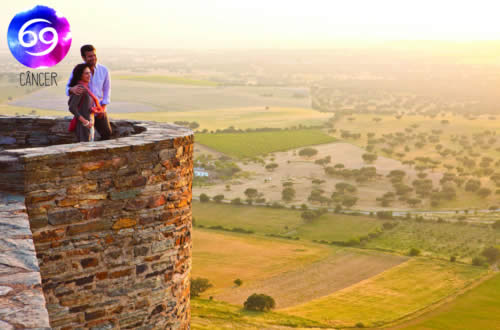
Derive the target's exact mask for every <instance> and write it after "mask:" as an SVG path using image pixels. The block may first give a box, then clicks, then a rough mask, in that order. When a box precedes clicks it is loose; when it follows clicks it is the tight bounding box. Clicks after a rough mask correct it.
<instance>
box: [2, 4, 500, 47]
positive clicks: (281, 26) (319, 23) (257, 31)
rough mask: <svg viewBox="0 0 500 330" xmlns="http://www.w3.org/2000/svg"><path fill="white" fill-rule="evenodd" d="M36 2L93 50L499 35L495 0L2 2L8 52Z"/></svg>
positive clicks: (499, 12) (491, 37) (324, 44)
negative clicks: (18, 18)
mask: <svg viewBox="0 0 500 330" xmlns="http://www.w3.org/2000/svg"><path fill="white" fill-rule="evenodd" d="M7 2H9V4H7ZM37 4H43V5H48V6H50V7H53V8H55V9H56V10H58V11H59V12H61V13H62V14H63V15H64V16H66V18H67V19H68V20H69V23H70V25H71V31H72V34H73V43H74V44H75V45H81V44H83V43H88V42H91V43H93V44H95V45H96V46H97V47H98V48H99V47H101V48H102V47H131V48H136V47H141V48H142V47H147V48H323V47H325V48H330V47H335V46H336V45H338V44H339V43H340V42H345V41H347V40H357V41H361V40H363V41H380V40H459V41H463V40H500V19H499V17H500V1H477V0H476V1H459V0H458V1H457V0H442V1H440V0H433V1H427V0H420V1H415V0H366V1H356V0H348V1H346V0H342V1H337V0H316V1H314V0H309V1H306V0H301V1H294V0H212V1H211V0H176V1H170V0H152V1H151V0H133V1H129V0H100V1H94V0H80V1H74V0H57V1H51V0H44V1H25V0H16V1H9V0H2V3H1V4H0V22H1V27H0V29H1V31H0V50H7V42H6V34H7V28H8V25H9V22H10V20H11V19H12V17H13V16H14V15H15V14H16V13H17V12H19V11H21V10H24V9H28V8H31V7H33V6H34V5H37ZM72 48H73V47H72ZM75 49H76V47H75Z"/></svg>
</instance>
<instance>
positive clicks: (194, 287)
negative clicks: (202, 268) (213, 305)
mask: <svg viewBox="0 0 500 330" xmlns="http://www.w3.org/2000/svg"><path fill="white" fill-rule="evenodd" d="M212 286H213V285H212V284H211V283H210V282H209V281H208V279H206V278H201V277H198V278H194V279H192V280H191V291H190V295H191V298H194V297H198V296H199V295H200V294H201V293H202V292H205V291H207V290H208V289H210V288H211V287H212Z"/></svg>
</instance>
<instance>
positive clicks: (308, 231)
mask: <svg viewBox="0 0 500 330" xmlns="http://www.w3.org/2000/svg"><path fill="white" fill-rule="evenodd" d="M300 214H301V211H299V210H290V209H273V208H269V207H257V206H246V205H241V206H234V205H228V204H217V203H200V202H196V201H194V202H193V216H194V218H195V219H196V225H203V226H205V227H210V226H222V227H224V228H227V229H233V228H238V227H239V228H243V229H245V230H252V231H254V232H255V233H257V234H280V235H286V236H292V237H300V238H301V239H306V240H327V241H348V240H349V239H351V238H355V237H359V236H363V235H367V234H368V233H370V232H372V231H374V230H376V229H378V228H380V227H381V225H382V223H383V222H382V221H379V220H376V219H374V218H370V217H367V216H349V215H344V214H332V213H327V214H324V215H322V216H321V217H320V218H318V219H317V220H315V221H314V222H312V223H305V222H304V220H303V219H302V218H301V217H300Z"/></svg>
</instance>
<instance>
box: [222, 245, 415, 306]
mask: <svg viewBox="0 0 500 330" xmlns="http://www.w3.org/2000/svg"><path fill="white" fill-rule="evenodd" d="M405 260H407V258H405V257H401V256H396V255H388V254H379V253H363V254H360V253H355V252H352V251H346V250H341V251H338V252H337V253H336V254H335V255H333V256H331V257H328V258H326V259H323V260H321V261H319V262H315V263H313V264H310V265H307V266H304V267H301V268H298V269H295V270H292V271H289V272H286V273H282V274H279V275H277V276H274V277H271V278H268V279H265V280H261V281H258V282H256V283H254V284H251V285H249V286H242V287H240V288H229V289H226V290H225V291H223V292H222V293H220V294H218V295H216V296H215V299H217V300H223V301H227V302H229V303H232V304H238V305H243V303H244V302H245V300H246V298H247V297H248V296H250V295H251V294H253V293H265V294H267V295H270V296H271V297H273V298H274V299H275V301H276V308H285V307H290V306H294V305H298V304H301V303H305V302H308V301H310V300H312V299H316V298H319V297H322V296H326V295H329V294H331V293H333V292H335V291H338V290H341V289H343V288H346V287H348V286H351V285H353V284H355V283H358V282H360V281H362V280H365V279H367V278H370V277H372V276H375V275H377V274H379V273H381V272H383V271H385V270H386V269H389V268H391V267H394V266H396V265H398V264H400V263H402V262H404V261H405Z"/></svg>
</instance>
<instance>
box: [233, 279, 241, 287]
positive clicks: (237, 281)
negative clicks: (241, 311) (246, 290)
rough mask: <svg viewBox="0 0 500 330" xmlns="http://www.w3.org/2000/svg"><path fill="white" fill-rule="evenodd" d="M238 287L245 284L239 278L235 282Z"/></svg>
mask: <svg viewBox="0 0 500 330" xmlns="http://www.w3.org/2000/svg"><path fill="white" fill-rule="evenodd" d="M233 283H234V284H235V285H236V286H241V285H242V284H243V281H242V280H240V279H239V278H237V279H235V280H234V282H233Z"/></svg>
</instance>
